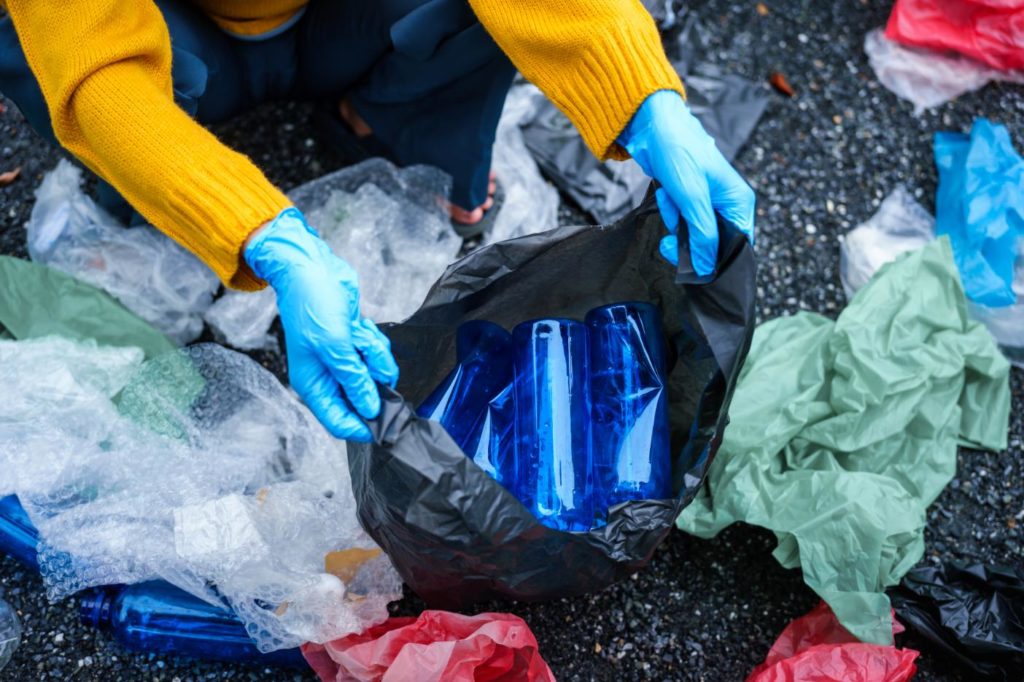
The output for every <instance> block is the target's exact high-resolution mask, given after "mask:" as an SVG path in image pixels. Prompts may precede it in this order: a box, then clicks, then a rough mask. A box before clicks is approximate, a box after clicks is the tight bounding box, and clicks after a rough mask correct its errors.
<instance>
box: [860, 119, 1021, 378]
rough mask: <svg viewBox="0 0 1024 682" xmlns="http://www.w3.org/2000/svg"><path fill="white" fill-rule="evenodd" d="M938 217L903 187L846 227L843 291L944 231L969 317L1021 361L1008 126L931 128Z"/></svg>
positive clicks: (1016, 178) (1016, 173)
mask: <svg viewBox="0 0 1024 682" xmlns="http://www.w3.org/2000/svg"><path fill="white" fill-rule="evenodd" d="M935 160H936V165H937V166H938V167H939V189H938V195H937V198H936V205H937V211H938V223H939V224H938V226H936V219H935V218H932V216H931V214H929V213H928V211H927V210H925V208H924V207H922V206H921V205H920V204H918V203H917V202H916V201H915V200H914V199H913V197H911V196H910V194H909V193H908V192H907V191H906V190H905V189H903V188H902V187H897V188H896V189H894V190H893V191H892V193H891V194H890V195H889V196H888V197H886V199H885V200H884V201H883V202H882V205H881V206H880V207H879V209H878V211H877V212H876V213H875V215H874V216H872V217H871V218H870V219H869V220H868V221H866V222H865V223H863V224H861V225H859V226H858V227H857V228H855V229H854V230H852V231H850V233H849V234H847V235H846V236H845V238H844V241H843V245H842V249H841V252H840V278H841V279H842V282H843V288H844V289H845V290H846V295H847V297H848V298H852V297H853V294H854V292H856V291H857V290H858V289H860V287H862V286H863V285H864V284H865V283H866V282H867V281H868V279H869V278H870V277H871V276H872V275H873V274H874V272H875V271H876V270H877V269H878V268H879V267H880V266H881V265H883V264H884V263H888V262H890V261H892V260H893V259H895V258H896V257H897V256H898V255H899V254H901V253H904V252H906V251H912V250H914V249H918V248H921V247H922V246H924V245H925V244H927V243H928V242H930V241H932V240H933V239H935V236H936V234H947V235H949V237H950V240H951V242H952V247H953V255H954V258H955V260H956V263H957V267H958V270H959V273H960V278H961V281H962V282H963V283H964V287H965V289H966V293H967V296H968V311H969V312H970V315H971V317H973V318H974V319H976V320H979V321H981V322H983V323H984V324H985V326H986V327H988V330H989V331H990V332H991V333H992V336H993V337H994V338H995V339H996V341H997V342H998V343H999V345H1000V347H1001V348H1002V349H1003V352H1004V353H1005V355H1006V357H1007V358H1008V359H1009V360H1010V361H1011V362H1012V363H1014V364H1015V365H1018V366H1024V184H1022V183H1024V159H1022V158H1021V156H1020V155H1019V154H1018V153H1017V151H1016V150H1015V149H1014V148H1013V145H1012V144H1011V142H1010V139H1009V135H1008V133H1007V131H1006V128H1005V127H1003V126H1001V125H994V124H992V123H990V122H989V121H986V120H985V119H978V120H977V121H975V123H974V126H973V127H972V129H971V133H970V135H965V134H961V133H948V132H944V133H937V134H936V136H935Z"/></svg>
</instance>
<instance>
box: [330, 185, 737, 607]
mask: <svg viewBox="0 0 1024 682" xmlns="http://www.w3.org/2000/svg"><path fill="white" fill-rule="evenodd" d="M684 227H685V226H684ZM719 231H720V234H721V246H720V248H719V261H718V268H717V277H716V279H715V280H714V281H712V282H711V283H710V284H707V285H696V284H680V283H677V282H693V281H695V276H694V273H693V271H692V269H691V268H690V266H689V263H690V258H689V253H688V252H686V250H685V248H686V247H685V243H686V242H687V240H686V238H685V236H684V237H683V238H681V239H680V240H679V241H680V243H681V244H682V245H683V246H682V247H681V249H680V251H681V253H680V263H682V264H683V265H682V266H681V267H680V268H679V270H678V271H677V272H674V271H673V268H672V266H670V265H669V264H668V263H666V262H665V261H664V260H662V259H661V257H660V256H659V255H658V240H659V239H660V238H661V237H662V236H663V235H664V234H665V227H664V225H663V223H662V222H661V218H660V216H659V214H658V212H657V208H656V206H655V204H654V201H653V198H652V197H651V196H648V199H647V200H646V201H645V202H644V204H643V205H642V206H641V207H640V208H638V209H636V210H635V211H633V212H632V213H630V214H629V215H628V216H626V217H625V218H624V219H622V220H621V221H619V222H618V223H615V224H614V225H610V226H606V227H586V226H583V227H562V228H558V229H556V230H552V231H550V232H545V233H540V234H535V235H529V236H526V237H521V238H519V239H514V240H510V241H507V242H501V243H498V244H494V245H492V246H488V247H484V248H482V249H480V250H479V251H476V252H474V253H472V254H470V255H469V256H467V257H466V258H464V259H463V260H461V261H459V262H458V263H455V264H454V265H452V266H451V267H450V268H449V269H448V270H447V271H446V272H445V274H444V275H443V276H442V277H441V279H440V280H439V281H438V282H437V284H435V285H434V287H433V289H431V291H430V293H429V294H428V295H427V299H426V301H425V302H424V304H423V306H422V307H421V308H420V310H419V311H418V312H416V313H415V314H414V315H413V316H412V317H411V318H410V319H409V320H407V321H406V322H404V323H402V324H399V325H392V326H390V327H388V328H386V333H387V334H388V336H389V337H390V338H391V340H392V349H393V351H394V353H395V356H396V358H397V360H398V363H399V366H400V367H401V368H402V379H401V382H400V384H399V387H398V388H399V390H400V391H401V394H399V393H396V392H394V391H390V390H387V389H385V390H384V391H383V407H382V410H381V416H380V418H379V419H377V420H375V421H374V422H372V423H371V425H370V428H371V430H372V431H373V434H374V439H375V443H374V444H372V445H362V446H353V445H350V447H349V464H350V468H351V474H352V483H353V488H354V490H355V496H356V500H357V503H358V506H359V519H360V521H361V522H362V524H363V527H364V528H365V529H366V531H367V532H368V533H369V534H370V535H371V536H373V538H374V540H376V541H377V542H378V543H379V544H380V545H381V547H383V548H384V550H385V551H386V552H387V553H388V554H389V555H390V556H391V559H392V561H393V562H394V564H395V567H396V568H397V569H398V572H399V573H400V574H401V575H402V578H403V579H404V580H405V581H406V582H407V583H408V584H409V586H410V587H412V588H413V589H414V590H415V591H416V592H417V593H418V594H419V595H420V596H421V597H423V598H424V599H425V600H426V601H427V602H428V603H429V604H430V605H432V606H438V607H443V608H459V607H463V606H466V605H468V604H470V603H472V602H475V601H480V600H484V599H492V598H499V597H505V598H513V599H520V600H543V599H552V598H559V597H567V596H572V595H577V594H582V593H585V592H592V591H595V590H600V589H602V588H604V587H606V586H608V585H610V584H612V583H614V582H616V581H618V580H621V579H623V578H624V577H626V576H628V575H629V574H630V573H632V572H634V571H636V570H638V569H639V568H641V567H642V566H643V565H644V564H646V563H647V562H648V561H649V560H650V558H651V555H652V554H653V552H654V549H655V548H656V547H657V545H658V544H659V543H660V542H661V541H662V539H663V538H664V537H665V536H666V535H667V534H668V532H669V531H670V529H671V528H672V524H673V522H674V521H675V519H676V516H677V515H678V513H679V511H680V510H681V509H682V508H683V507H684V506H685V505H686V504H688V503H689V502H690V500H691V499H692V498H693V496H694V494H695V493H696V492H697V489H698V488H699V486H700V484H701V481H702V480H703V478H704V475H705V472H706V471H707V467H708V465H709V464H710V462H711V459H712V457H714V454H715V452H716V451H717V449H718V445H719V443H720V441H721V433H722V429H723V428H724V427H725V424H726V412H727V407H728V402H729V398H730V396H731V392H732V389H733V386H734V383H735V380H736V376H737V374H738V372H739V368H740V365H741V363H742V361H743V358H744V357H745V355H746V352H747V347H748V345H749V342H750V335H751V332H752V330H753V324H754V296H755V287H754V274H755V266H754V257H753V252H752V250H751V248H750V246H749V245H748V244H747V242H746V240H745V239H744V238H743V236H742V235H741V234H739V233H738V231H736V230H735V228H732V227H729V226H725V225H723V224H721V223H720V225H719ZM629 300H638V301H648V302H651V303H653V304H654V305H656V306H657V307H658V308H659V310H660V311H661V314H662V322H663V326H664V328H665V331H666V334H667V336H668V338H669V340H670V342H671V346H672V349H673V350H674V352H675V354H676V359H675V362H674V366H673V369H672V371H671V373H670V375H669V415H670V422H671V429H672V434H671V437H672V452H673V453H675V458H674V462H673V471H672V475H673V476H672V478H673V490H674V491H676V498H675V499H669V500H644V501H634V502H627V503H624V504H621V505H618V506H616V507H613V508H612V509H611V511H610V512H609V515H608V523H607V525H606V526H604V527H601V528H599V529H595V530H592V531H590V532H588V533H577V534H570V533H563V532H560V531H556V530H553V529H551V528H548V527H546V526H543V525H541V523H540V522H539V521H537V520H536V519H535V518H534V517H533V516H532V515H531V514H530V513H529V512H528V511H527V510H526V508H524V507H523V506H522V505H521V504H520V503H519V501H518V500H517V499H516V498H515V497H513V496H512V494H511V493H509V492H508V491H506V490H505V489H504V488H503V487H502V486H501V485H499V484H498V483H497V482H496V481H495V480H494V479H492V478H491V477H490V476H488V475H487V474H486V473H484V472H483V471H482V470H481V469H480V468H478V467H477V465H476V464H474V463H473V461H472V460H471V459H469V458H468V457H466V456H465V455H464V454H463V453H462V451H461V450H460V449H459V448H458V447H457V446H456V445H455V443H454V442H453V441H452V439H451V438H450V437H449V435H448V434H447V433H446V432H445V431H444V429H443V428H441V426H440V425H438V424H437V423H435V422H430V421H427V420H424V419H420V418H419V417H417V416H416V411H415V407H414V406H415V405H418V404H419V403H420V402H421V401H422V400H423V399H424V398H425V397H426V396H427V395H428V394H429V393H430V391H431V390H433V389H434V387H435V386H437V384H438V383H439V382H440V381H441V380H442V379H443V378H444V376H445V374H446V373H447V372H448V370H449V369H450V368H451V367H452V365H453V364H454V361H455V330H456V328H457V327H458V326H459V325H460V324H461V323H463V322H466V321H468V320H476V319H480V320H490V321H492V322H495V323H498V324H500V325H502V326H504V327H505V328H507V329H511V328H512V327H513V326H514V325H516V324H517V323H519V322H522V321H524V320H527V319H533V318H539V317H570V318H576V319H582V318H583V315H584V314H585V313H586V312H587V311H588V310H590V309H591V308H594V307H596V306H599V305H604V304H609V303H614V302H619V301H629ZM670 352H672V351H671V350H670ZM403 398H404V400H403Z"/></svg>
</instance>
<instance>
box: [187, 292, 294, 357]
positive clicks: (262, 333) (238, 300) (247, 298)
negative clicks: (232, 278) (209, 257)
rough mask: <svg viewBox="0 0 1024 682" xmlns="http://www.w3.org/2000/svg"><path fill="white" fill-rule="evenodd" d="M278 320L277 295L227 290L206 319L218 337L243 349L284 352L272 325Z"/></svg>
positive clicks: (211, 307)
mask: <svg viewBox="0 0 1024 682" xmlns="http://www.w3.org/2000/svg"><path fill="white" fill-rule="evenodd" d="M276 318H277V294H275V293H274V290H273V289H271V288H270V287H267V288H266V289H263V290H262V291H225V292H224V295H223V296H221V297H220V298H218V299H217V300H216V301H214V302H213V305H211V306H210V308H209V310H207V311H206V314H205V315H204V316H203V319H204V320H206V324H208V325H210V329H212V330H213V334H214V336H216V337H217V339H218V340H220V341H223V342H224V343H227V344H230V345H232V346H234V347H235V348H240V349H241V350H261V349H267V350H278V351H279V350H280V348H279V346H278V343H277V337H276V336H274V335H273V334H271V333H270V326H271V325H272V324H274V320H275V319H276Z"/></svg>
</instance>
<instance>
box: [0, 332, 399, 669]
mask: <svg viewBox="0 0 1024 682" xmlns="http://www.w3.org/2000/svg"><path fill="white" fill-rule="evenodd" d="M0 358H2V362H0V372H2V373H3V376H2V379H3V385H4V386H8V387H13V388H12V389H11V390H9V391H8V393H7V395H5V400H4V401H2V404H0V470H2V471H4V472H15V475H14V476H13V477H11V480H13V484H12V485H10V486H6V485H5V489H4V490H2V491H0V492H2V493H4V494H6V493H16V494H17V495H18V497H19V499H20V500H21V501H22V503H23V505H24V507H25V509H26V511H27V512H28V514H29V516H30V517H31V519H32V521H33V523H34V524H35V525H36V527H37V528H38V529H39V531H40V534H41V537H42V541H43V542H42V545H41V548H40V554H39V559H40V566H41V571H42V573H43V578H44V582H45V584H46V587H47V592H48V594H49V596H50V597H51V598H52V599H58V598H61V597H64V596H66V595H68V594H70V593H73V592H75V591H78V590H80V589H83V588H86V587H91V586H96V585H107V584H118V583H136V582H141V581H145V580H152V579H158V578H160V579H164V580H167V581H169V582H171V583H173V584H175V585H177V586H179V587H181V588H183V589H186V590H188V591H189V592H191V593H193V594H195V595H197V596H200V597H202V598H205V599H207V600H210V601H211V602H213V603H219V604H226V605H228V606H230V607H231V608H233V609H234V610H235V612H236V613H237V614H238V615H239V617H240V618H241V619H242V621H243V622H244V623H245V625H246V628H247V630H248V632H249V634H250V635H251V636H252V637H253V638H254V640H256V642H257V644H258V646H259V647H260V648H261V649H262V650H264V651H270V650H275V649H281V648H287V647H294V646H298V645H299V644H301V643H302V642H306V641H316V642H325V641H328V640H330V639H333V638H336V637H340V636H344V635H346V634H348V633H352V632H359V631H361V630H363V629H364V628H365V627H367V626H369V625H371V624H374V623H378V622H381V621H383V620H384V619H385V618H386V617H387V615H388V613H387V608H386V607H387V604H388V602H389V601H392V600H394V599H397V598H399V597H400V596H401V582H400V580H399V578H398V576H397V574H396V573H395V571H394V569H392V568H391V565H390V562H389V561H388V560H387V558H386V557H385V556H384V555H383V554H381V553H380V550H379V549H378V548H377V547H376V545H375V544H374V543H373V541H372V540H370V538H369V537H368V536H367V535H366V534H365V533H364V532H363V530H362V528H361V527H360V526H359V523H358V522H357V520H356V516H355V501H354V499H353V496H352V489H351V482H350V479H349V473H348V466H347V458H346V453H345V445H344V443H343V442H341V441H337V440H334V439H333V438H331V437H330V436H329V435H328V434H327V432H326V431H324V429H323V428H322V427H321V426H320V425H319V424H318V423H317V422H316V420H315V419H314V418H313V416H312V415H311V414H310V413H309V411H308V410H307V409H306V408H305V407H303V406H302V405H301V404H300V403H299V402H298V401H297V399H296V398H294V397H293V396H292V395H291V394H290V393H289V391H288V390H287V389H285V388H284V386H282V385H281V384H280V383H279V382H278V381H277V379H276V378H275V377H274V376H273V375H271V374H270V373H269V372H267V371H266V370H264V369H263V368H261V367H260V366H259V365H257V364H256V363H255V362H253V361H251V360H250V359H249V358H247V357H245V356H244V355H240V354H237V353H234V352H232V351H228V350H226V349H224V348H222V347H220V346H216V345H213V344H204V345H198V346H193V347H190V348H187V349H183V350H181V351H177V352H174V353H168V354H165V355H162V356H159V357H157V358H155V359H153V360H150V361H148V362H145V363H142V353H141V351H138V350H133V349H131V348H117V349H109V348H103V347H97V346H96V345H95V344H91V343H77V342H71V341H67V340H64V339H60V338H55V337H46V338H42V339H37V340H31V341H0ZM42 405H46V406H47V407H46V409H43V408H42V407H41V406H42ZM8 480H9V479H8V477H5V482H6V481H8ZM332 567H333V568H332Z"/></svg>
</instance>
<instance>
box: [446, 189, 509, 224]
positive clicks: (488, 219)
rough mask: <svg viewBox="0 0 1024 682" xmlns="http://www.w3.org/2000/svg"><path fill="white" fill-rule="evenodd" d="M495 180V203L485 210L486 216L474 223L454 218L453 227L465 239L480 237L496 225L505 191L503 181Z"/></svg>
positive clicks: (452, 220) (503, 201)
mask: <svg viewBox="0 0 1024 682" xmlns="http://www.w3.org/2000/svg"><path fill="white" fill-rule="evenodd" d="M494 182H495V184H496V185H497V187H496V188H495V190H494V203H493V204H491V207H490V208H489V209H487V210H486V211H484V217H483V218H481V219H480V221H479V222H476V223H473V224H472V225H467V224H465V223H460V222H456V220H455V219H454V218H452V219H451V223H452V229H454V230H455V234H457V235H459V236H460V237H462V238H463V239H472V238H473V237H479V236H480V235H482V234H483V233H484V232H487V231H488V230H490V229H491V227H493V226H494V221H495V220H496V219H497V217H498V212H499V211H500V210H501V205H502V204H503V203H505V191H504V190H503V189H502V188H501V181H500V180H495V181H494Z"/></svg>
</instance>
